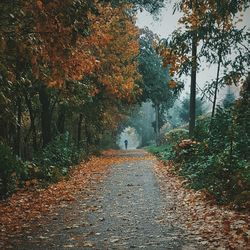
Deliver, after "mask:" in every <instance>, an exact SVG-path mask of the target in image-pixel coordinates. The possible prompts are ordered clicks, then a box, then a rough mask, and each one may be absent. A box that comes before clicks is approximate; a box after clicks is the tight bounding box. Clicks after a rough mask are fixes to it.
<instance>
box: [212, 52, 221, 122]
mask: <svg viewBox="0 0 250 250" xmlns="http://www.w3.org/2000/svg"><path fill="white" fill-rule="evenodd" d="M220 67H221V56H220V54H219V62H218V67H217V75H216V81H215V87H214V100H213V109H212V118H213V117H214V115H215V108H216V101H217V94H218V86H219V77H220Z"/></svg>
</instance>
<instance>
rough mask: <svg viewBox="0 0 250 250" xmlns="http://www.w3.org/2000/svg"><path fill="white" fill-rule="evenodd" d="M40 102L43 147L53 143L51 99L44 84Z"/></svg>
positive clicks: (40, 91)
mask: <svg viewBox="0 0 250 250" xmlns="http://www.w3.org/2000/svg"><path fill="white" fill-rule="evenodd" d="M39 100H40V103H41V109H42V112H41V125H42V139H43V147H45V146H46V145H48V144H49V143H50V142H51V139H52V136H51V119H52V115H51V111H50V99H49V95H48V91H47V87H46V86H45V85H44V84H42V85H41V87H40V89H39Z"/></svg>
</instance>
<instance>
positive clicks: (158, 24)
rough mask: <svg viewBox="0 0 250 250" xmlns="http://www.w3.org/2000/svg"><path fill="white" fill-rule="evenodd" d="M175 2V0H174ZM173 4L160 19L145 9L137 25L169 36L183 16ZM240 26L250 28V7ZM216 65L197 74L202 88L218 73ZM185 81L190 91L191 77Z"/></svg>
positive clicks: (169, 5)
mask: <svg viewBox="0 0 250 250" xmlns="http://www.w3.org/2000/svg"><path fill="white" fill-rule="evenodd" d="M172 2H174V1H172ZM172 6H173V4H168V5H167V6H166V7H165V8H164V9H163V10H162V11H161V14H160V16H159V20H158V21H157V20H154V18H153V17H152V15H150V14H149V13H148V12H146V11H143V12H140V13H138V15H137V26H138V27H140V28H143V27H145V26H147V27H148V28H149V29H150V30H152V31H153V32H154V33H156V34H158V35H159V36H160V37H161V38H167V37H169V36H170V34H171V33H172V32H173V31H174V30H175V29H176V28H178V27H179V26H178V19H179V18H180V17H181V14H180V13H178V12H176V13H175V14H173V8H172ZM240 26H242V27H243V26H247V28H248V29H250V9H249V8H248V10H247V11H246V13H244V18H243V22H242V23H241V24H240ZM215 68H216V67H211V68H208V66H207V68H205V69H204V71H202V72H200V73H198V75H197V84H198V86H200V87H201V88H202V87H203V86H204V85H205V83H206V81H211V79H213V78H214V77H215V75H216V69H215ZM183 80H184V81H185V86H186V87H185V91H184V92H188V91H189V86H190V78H189V77H186V78H184V79H183Z"/></svg>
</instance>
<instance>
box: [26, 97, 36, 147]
mask: <svg viewBox="0 0 250 250" xmlns="http://www.w3.org/2000/svg"><path fill="white" fill-rule="evenodd" d="M24 98H25V102H26V105H27V107H28V110H29V115H30V130H31V133H32V145H33V150H34V151H37V140H36V136H37V133H36V125H35V114H34V110H33V107H32V103H31V100H30V98H29V97H28V94H27V93H26V92H25V93H24Z"/></svg>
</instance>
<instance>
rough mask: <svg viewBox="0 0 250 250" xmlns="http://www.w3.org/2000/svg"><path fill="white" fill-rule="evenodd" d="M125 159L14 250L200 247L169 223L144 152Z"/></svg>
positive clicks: (151, 163) (165, 202)
mask: <svg viewBox="0 0 250 250" xmlns="http://www.w3.org/2000/svg"><path fill="white" fill-rule="evenodd" d="M124 156H126V157H131V161H129V162H126V163H123V164H119V165H113V166H112V167H111V169H110V172H109V173H108V175H107V177H106V178H104V181H103V182H101V183H98V184H96V183H93V184H92V185H91V186H90V188H89V189H87V190H85V191H83V193H82V196H79V198H78V201H77V202H75V203H74V204H67V203H65V204H62V205H61V208H60V209H59V210H58V212H57V215H56V216H54V217H53V218H47V221H50V222H49V223H48V222H47V223H45V224H44V223H41V224H40V225H39V227H38V229H37V231H36V232H30V233H29V235H28V234H27V235H25V237H24V238H23V237H22V238H21V239H18V240H16V247H15V249H25V250H26V249H38V250H39V249H149V250H153V249H183V250H188V249H190V250H191V249H202V247H199V246H198V245H197V244H196V243H195V242H194V241H192V240H191V239H192V238H191V237H189V235H188V233H187V232H185V231H184V230H182V229H181V228H180V227H178V226H177V225H176V224H175V225H173V224H172V222H171V221H172V220H173V218H171V219H169V220H168V219H167V218H168V217H167V216H166V211H167V210H169V209H170V206H171V204H172V202H171V201H169V200H168V199H167V198H166V197H168V196H166V194H164V195H163V194H162V193H161V191H160V186H159V183H158V180H157V177H156V175H155V173H154V170H153V166H154V164H155V160H154V159H150V158H145V156H146V152H145V151H142V150H141V151H138V150H136V151H132V150H128V151H124V152H123V153H121V155H120V157H124ZM107 157H112V156H107ZM134 157H139V158H140V157H141V160H137V161H135V160H134V159H133V158H134ZM169 197H171V195H170V196H169Z"/></svg>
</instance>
